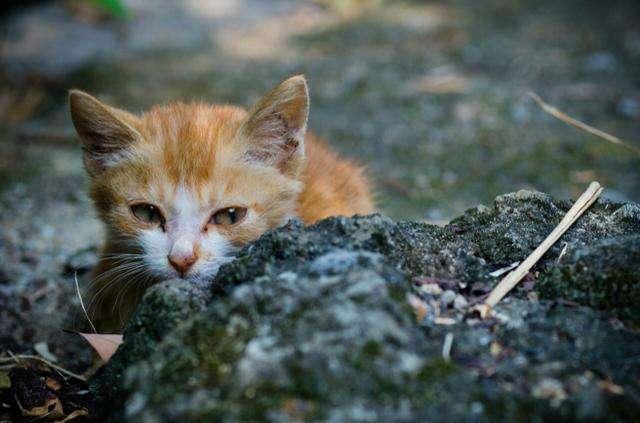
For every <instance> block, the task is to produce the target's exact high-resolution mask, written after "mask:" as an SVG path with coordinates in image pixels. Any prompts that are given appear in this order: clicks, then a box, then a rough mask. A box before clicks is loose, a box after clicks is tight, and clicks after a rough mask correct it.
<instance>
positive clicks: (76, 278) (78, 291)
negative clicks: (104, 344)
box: [73, 272, 98, 333]
mask: <svg viewBox="0 0 640 423" xmlns="http://www.w3.org/2000/svg"><path fill="white" fill-rule="evenodd" d="M73 280H74V281H75V283H76V294H78V298H79V299H80V307H82V311H83V312H84V317H86V318H87V320H88V321H89V324H90V325H91V329H93V333H98V331H97V330H96V327H95V326H94V325H93V322H92V321H91V319H90V318H89V313H87V309H86V308H85V307H84V301H82V294H80V285H78V272H75V273H74V274H73Z"/></svg>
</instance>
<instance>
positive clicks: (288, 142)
mask: <svg viewBox="0 0 640 423" xmlns="http://www.w3.org/2000/svg"><path fill="white" fill-rule="evenodd" d="M307 111H308V97H307V88H306V82H305V80H304V78H303V77H293V78H290V79H289V80H287V81H285V82H283V83H282V84H281V85H279V86H278V87H276V89H274V90H273V91H272V92H270V93H269V94H267V95H266V96H265V97H264V98H263V99H262V100H261V101H260V102H258V104H257V105H256V106H254V107H253V108H252V109H251V110H249V111H246V110H244V109H242V108H239V107H235V106H229V105H207V104H185V103H173V104H169V105H163V106H156V107H153V108H152V109H151V110H149V111H148V112H146V113H144V114H143V115H141V116H140V117H136V116H134V115H131V114H128V113H126V112H124V111H121V110H118V109H114V108H111V107H109V106H106V105H104V104H102V103H100V102H99V101H98V100H96V99H94V98H93V97H90V96H89V95H87V94H84V93H82V92H77V91H74V92H72V94H71V113H72V117H73V121H74V124H75V126H76V129H77V130H78V133H79V134H80V137H81V139H82V140H83V142H84V149H85V164H86V166H87V170H88V172H89V174H90V175H91V185H90V193H91V197H92V199H93V201H94V203H95V205H96V209H97V211H98V213H99V215H100V217H101V219H102V220H103V221H104V222H105V225H106V228H107V239H106V243H105V247H104V250H103V260H102V261H101V263H100V265H99V266H98V268H97V269H96V271H95V273H94V275H95V278H96V281H98V282H95V283H94V284H93V285H92V286H91V287H90V289H89V293H88V296H89V298H90V300H89V301H90V302H91V304H92V307H91V309H92V313H93V314H94V318H95V319H97V320H98V321H99V322H98V323H102V327H103V328H108V329H113V328H117V327H120V326H121V325H122V323H123V322H124V321H125V320H126V319H127V318H128V316H129V315H130V314H131V312H132V310H133V308H134V307H135V304H136V303H137V301H138V298H139V296H140V295H141V292H142V291H143V290H144V288H145V287H146V286H147V285H148V284H150V283H155V282H157V281H158V280H159V279H161V277H160V276H158V275H149V274H144V273H143V275H142V276H144V278H143V277H142V276H138V275H136V274H133V275H132V276H131V277H130V278H129V279H131V278H133V279H136V280H135V281H134V283H130V281H129V280H127V281H126V283H123V282H122V281H121V280H119V279H118V278H119V275H117V274H111V275H109V273H110V272H111V273H113V270H114V269H117V266H118V257H119V256H124V255H125V254H129V255H134V254H138V255H141V254H143V252H144V248H143V246H141V244H140V243H139V242H138V237H140V234H142V233H145V231H153V230H154V228H153V226H152V225H151V224H146V223H144V222H140V221H139V220H137V219H136V218H134V217H133V216H132V214H131V209H130V206H131V204H135V203H136V202H144V203H150V204H153V205H155V206H157V207H158V208H159V209H160V211H161V212H162V214H163V216H166V217H167V223H166V226H167V228H166V229H165V232H166V233H164V234H160V233H158V234H156V235H154V236H156V237H162V236H166V237H167V241H166V242H167V243H171V242H174V241H175V239H176V238H177V237H179V236H181V231H182V229H180V228H182V227H183V226H184V224H183V223H180V222H178V217H179V216H180V215H179V214H178V213H179V210H178V209H180V208H181V207H186V206H187V205H184V204H180V201H181V200H180V198H179V197H178V196H179V195H184V193H185V192H188V194H189V195H190V197H189V198H190V199H191V200H190V201H192V202H193V204H189V205H188V206H189V210H190V213H192V215H193V216H197V218H196V219H195V220H193V219H192V221H190V224H191V225H192V226H194V227H195V229H194V231H195V230H196V229H197V230H201V233H199V234H195V235H193V236H192V238H190V239H191V241H190V242H193V251H194V252H195V254H197V257H198V259H199V260H202V261H206V260H208V259H215V257H214V256H215V254H214V253H212V252H210V251H209V252H207V251H206V248H204V247H203V245H206V244H205V243H206V239H207V237H208V236H214V235H212V234H213V233H215V236H218V237H222V238H221V239H224V240H226V241H225V242H228V243H229V245H230V246H232V247H233V248H240V247H242V246H243V245H245V244H247V243H248V242H251V241H253V240H255V239H256V238H258V237H259V236H260V235H261V234H262V233H264V232H265V231H267V230H269V229H272V228H275V227H277V226H279V225H281V224H282V223H284V221H286V219H287V218H288V217H290V216H293V215H297V216H298V217H299V218H300V219H302V220H303V221H304V222H305V223H306V224H311V223H313V222H315V221H317V220H319V219H323V218H325V217H328V216H333V215H346V216H350V215H353V214H366V213H370V212H372V211H373V210H374V206H373V201H372V199H371V195H370V190H369V183H368V181H367V179H366V177H365V175H364V173H363V169H362V168H361V167H359V166H357V165H355V164H354V163H352V162H350V161H348V160H345V159H342V158H340V157H339V156H338V155H337V154H336V153H334V152H332V151H331V150H330V149H329V148H328V147H327V146H326V145H325V144H324V143H322V142H321V141H319V140H318V139H317V138H316V137H315V136H313V135H312V134H309V133H307V134H306V135H305V129H306V117H307ZM180 193H182V194H180ZM226 207H243V208H246V209H247V210H249V211H248V215H247V218H246V219H245V220H244V221H242V222H241V223H238V224H237V225H233V226H229V227H226V226H216V225H213V224H212V223H211V222H210V221H208V219H209V218H210V216H211V213H212V212H214V211H216V210H220V209H222V208H226ZM173 216H178V217H175V219H174V218H173ZM198 219H200V220H198ZM174 226H175V228H174ZM194 233H195V232H194ZM163 239H164V238H163ZM230 248H231V247H230ZM134 273H135V272H134ZM101 275H109V276H106V277H102V276H101ZM114 280H116V282H114ZM123 285H124V286H129V287H131V289H128V290H127V291H126V292H124V293H123V291H125V288H123Z"/></svg>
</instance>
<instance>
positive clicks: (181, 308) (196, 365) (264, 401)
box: [93, 192, 640, 421]
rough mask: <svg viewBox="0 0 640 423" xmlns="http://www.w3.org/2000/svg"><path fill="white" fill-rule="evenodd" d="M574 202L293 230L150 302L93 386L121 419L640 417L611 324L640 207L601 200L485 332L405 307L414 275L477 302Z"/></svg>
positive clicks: (632, 295)
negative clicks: (429, 220) (209, 277)
mask: <svg viewBox="0 0 640 423" xmlns="http://www.w3.org/2000/svg"><path fill="white" fill-rule="evenodd" d="M570 205H571V204H570V202H566V201H555V200H553V199H552V198H550V197H548V196H546V195H544V194H540V193H531V192H519V193H515V194H507V195H504V196H501V197H498V198H497V199H496V201H495V202H494V204H493V205H492V206H491V207H484V206H482V207H479V208H476V209H473V210H470V211H468V212H467V213H465V214H464V215H463V216H461V217H460V218H458V219H456V220H454V221H453V222H451V223H450V224H449V225H447V226H445V227H436V226H432V225H428V224H424V223H419V222H399V223H395V222H393V221H391V220H389V219H387V218H385V217H383V216H379V215H373V216H365V217H354V218H331V219H327V220H324V221H322V222H319V223H317V224H315V225H313V226H310V227H304V226H302V225H301V224H300V223H298V222H291V223H289V224H288V225H286V226H285V227H283V228H280V229H278V230H275V231H271V232H269V233H267V234H265V235H264V236H263V237H262V238H260V239H259V240H258V241H257V242H255V243H254V244H252V245H250V246H248V247H246V248H245V249H244V250H243V251H242V252H241V253H240V255H239V257H238V258H237V260H235V261H234V262H232V263H229V264H228V265H225V266H223V268H222V269H221V270H220V272H219V273H218V275H217V276H216V278H215V279H214V280H213V281H212V283H211V284H210V285H206V286H201V287H193V286H186V285H185V284H184V283H183V282H182V281H171V282H167V283H165V284H161V285H159V286H156V287H153V288H152V289H150V290H149V292H148V293H147V295H146V296H145V299H144V300H143V302H142V304H141V305H140V307H139V308H138V311H137V313H136V315H135V317H134V318H133V320H132V321H131V322H130V324H129V325H128V327H127V330H126V332H125V342H124V344H123V346H122V347H121V349H120V350H119V351H118V353H117V354H116V355H115V356H114V357H113V359H112V360H111V362H110V363H109V365H108V366H107V367H106V369H105V371H104V372H103V373H102V374H101V375H99V376H98V377H97V378H96V379H95V380H94V381H93V389H94V391H95V392H96V393H97V394H98V395H99V398H101V399H102V401H101V402H102V403H103V404H108V407H105V410H104V414H105V416H107V415H109V416H110V417H111V418H112V419H115V420H119V419H125V420H134V419H144V420H149V421H152V420H170V421H184V420H187V421H201V420H207V419H209V420H222V421H235V420H264V419H266V420H272V421H290V420H330V421H365V420H366V421H397V420H434V419H437V420H443V419H451V420H469V419H471V420H474V421H475V420H477V421H494V420H497V419H499V420H543V419H563V420H579V419H596V420H597V419H612V420H620V421H625V420H633V419H634V416H636V415H637V413H638V412H639V411H640V406H639V405H638V403H637V398H638V397H639V395H640V389H638V380H639V378H640V359H639V357H640V334H639V333H638V332H637V331H635V330H633V329H629V328H628V327H626V326H625V324H624V323H622V322H621V321H620V320H617V319H611V317H612V316H619V317H620V318H622V319H623V321H624V322H627V323H631V326H633V324H634V322H635V321H636V319H638V316H639V313H638V310H639V307H638V305H637V304H638V302H637V301H636V300H635V299H636V298H637V295H638V294H637V290H638V284H639V281H638V279H639V278H638V277H637V276H634V269H637V266H638V262H639V260H638V251H639V250H640V249H639V248H638V245H639V242H640V241H639V238H638V236H639V235H638V230H639V229H640V213H637V212H636V211H635V210H637V206H635V205H631V204H627V205H617V204H612V203H608V202H598V203H597V204H595V205H594V206H593V207H592V208H591V209H590V210H589V211H588V212H587V213H586V214H585V215H584V216H583V217H582V218H581V219H580V220H579V221H578V222H577V223H576V224H575V225H574V226H573V227H572V228H571V229H570V230H569V231H568V232H567V234H565V235H564V236H563V237H562V238H561V240H560V241H559V242H558V243H557V244H556V245H555V246H554V247H553V248H552V249H551V250H550V252H549V253H548V254H546V255H545V257H544V258H543V260H542V261H541V262H540V263H539V264H538V265H537V266H536V269H535V273H536V274H534V275H532V280H533V281H534V283H533V287H529V290H528V291H527V290H525V289H517V290H516V291H515V292H514V293H513V294H511V295H510V296H509V298H507V299H506V300H503V302H502V303H500V304H499V305H498V307H497V308H496V318H495V319H492V320H490V321H478V320H476V319H467V320H465V319H464V318H463V315H464V313H463V312H462V311H460V312H458V313H457V314H456V312H455V311H453V310H449V311H447V312H448V313H450V315H451V316H453V319H452V320H451V321H450V323H453V324H451V325H442V324H438V321H437V320H434V319H432V318H426V317H423V316H421V319H420V320H419V321H416V317H415V315H414V311H415V310H414V309H413V308H412V307H411V306H410V305H409V304H410V302H409V301H407V299H408V298H411V297H420V298H422V300H424V301H426V303H428V301H429V300H428V298H427V297H425V295H424V293H422V292H421V291H420V289H419V288H418V287H417V285H416V284H415V283H413V282H415V280H416V278H418V279H420V278H431V279H432V280H435V281H440V282H442V281H444V282H442V283H445V284H448V285H451V286H452V288H451V289H453V290H455V291H456V292H457V293H458V295H462V296H465V297H467V299H468V300H469V301H477V300H479V299H481V297H479V296H478V295H479V294H474V290H476V291H477V290H478V287H480V288H482V287H484V288H486V289H489V288H490V287H491V286H492V285H494V284H495V282H497V281H496V278H492V277H491V276H490V273H491V272H492V271H493V270H495V269H497V268H500V267H502V266H504V265H506V264H510V263H511V262H513V261H517V260H522V259H523V258H524V257H526V255H527V254H528V253H529V252H530V251H531V250H533V249H534V248H535V247H536V246H537V244H538V243H539V242H540V241H542V239H544V237H545V236H546V235H547V234H548V233H549V232H550V231H551V229H552V228H553V226H554V225H555V224H557V222H559V220H560V219H561V218H562V216H563V215H564V213H565V212H566V210H568V208H569V207H570ZM563 251H564V253H563ZM560 256H561V257H560ZM559 257H560V260H559V261H558V258H559ZM585 263H588V264H589V265H588V266H587V265H585ZM635 273H636V274H637V273H638V272H635ZM440 282H439V283H440ZM623 287H624V288H623ZM531 289H533V292H535V293H537V294H538V295H539V296H543V297H545V298H549V299H548V300H542V301H537V300H536V298H535V296H532V295H531V293H532V292H531ZM480 292H482V289H480ZM620 293H624V294H625V298H620ZM566 300H571V301H566ZM576 303H578V304H576ZM430 304H433V302H432V303H430ZM579 304H583V305H579ZM442 307H443V308H446V306H445V305H442ZM447 334H451V335H452V336H453V347H452V349H451V352H450V354H444V355H443V343H444V340H445V338H446V337H447ZM116 405H117V407H116Z"/></svg>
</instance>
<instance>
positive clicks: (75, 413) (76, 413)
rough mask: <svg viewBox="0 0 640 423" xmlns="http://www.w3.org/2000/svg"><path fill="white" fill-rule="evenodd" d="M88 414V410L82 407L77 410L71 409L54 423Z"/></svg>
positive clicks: (61, 422) (62, 422)
mask: <svg viewBox="0 0 640 423" xmlns="http://www.w3.org/2000/svg"><path fill="white" fill-rule="evenodd" d="M88 415H89V412H88V411H87V410H85V409H84V408H80V409H78V410H75V411H73V412H72V413H71V414H69V415H68V416H67V417H65V418H64V419H62V420H58V421H56V423H64V422H68V421H70V420H73V419H76V418H78V417H82V416H88Z"/></svg>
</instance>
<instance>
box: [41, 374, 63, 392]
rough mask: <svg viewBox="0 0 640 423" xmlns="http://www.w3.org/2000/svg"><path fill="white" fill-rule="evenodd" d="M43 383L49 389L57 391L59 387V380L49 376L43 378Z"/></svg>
mask: <svg viewBox="0 0 640 423" xmlns="http://www.w3.org/2000/svg"><path fill="white" fill-rule="evenodd" d="M44 384H45V385H47V388H49V389H51V390H52V391H57V390H58V389H60V388H61V385H60V382H58V381H57V380H55V379H53V378H51V377H47V378H45V380H44Z"/></svg>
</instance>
